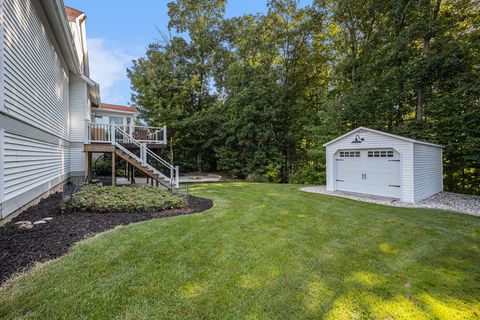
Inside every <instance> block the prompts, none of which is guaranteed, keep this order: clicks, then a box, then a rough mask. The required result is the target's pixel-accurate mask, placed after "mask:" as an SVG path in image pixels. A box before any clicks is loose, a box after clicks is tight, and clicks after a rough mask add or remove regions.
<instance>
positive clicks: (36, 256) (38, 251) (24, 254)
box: [0, 193, 213, 284]
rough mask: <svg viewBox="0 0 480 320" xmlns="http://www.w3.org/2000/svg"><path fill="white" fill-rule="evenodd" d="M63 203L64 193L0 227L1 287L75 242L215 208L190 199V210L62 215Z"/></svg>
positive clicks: (210, 204)
mask: <svg viewBox="0 0 480 320" xmlns="http://www.w3.org/2000/svg"><path fill="white" fill-rule="evenodd" d="M61 201H62V195H61V193H57V194H54V195H51V196H50V197H48V198H46V199H44V200H42V201H41V202H40V203H39V204H38V205H36V206H33V207H31V208H29V209H27V210H26V211H24V212H22V213H21V214H20V215H18V216H17V217H16V218H15V219H13V220H12V221H11V222H9V223H7V224H6V225H5V226H3V227H0V284H2V283H3V282H5V281H6V280H7V279H8V278H9V277H11V276H12V275H13V274H15V273H17V272H22V271H24V270H26V269H28V268H30V267H32V266H33V265H34V264H35V263H36V262H43V261H46V260H50V259H54V258H57V257H59V256H61V255H63V254H65V253H67V251H68V250H69V248H70V247H71V246H72V245H73V244H74V243H75V242H78V241H80V240H82V239H85V238H88V237H92V236H94V235H95V234H98V233H100V232H103V231H106V230H109V229H113V228H114V227H116V226H119V225H127V224H130V223H134V222H139V221H144V220H149V219H153V218H165V217H171V216H178V215H186V214H192V213H197V212H201V211H205V210H207V209H210V208H211V207H212V206H213V202H212V201H211V200H208V199H203V198H198V197H194V196H190V197H189V204H188V206H187V207H185V208H181V209H172V210H165V211H162V212H139V213H123V212H115V213H68V214H62V213H61V212H60V204H61ZM47 217H51V218H53V219H52V220H50V221H47V223H44V224H37V225H34V227H33V228H31V229H21V228H19V225H18V224H17V225H16V224H15V223H16V222H19V221H31V222H32V223H33V222H35V221H38V220H41V219H44V218H47Z"/></svg>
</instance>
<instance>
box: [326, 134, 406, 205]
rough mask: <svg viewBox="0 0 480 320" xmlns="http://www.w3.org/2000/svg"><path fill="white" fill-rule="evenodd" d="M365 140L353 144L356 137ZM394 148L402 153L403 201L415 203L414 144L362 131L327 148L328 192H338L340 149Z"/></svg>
mask: <svg viewBox="0 0 480 320" xmlns="http://www.w3.org/2000/svg"><path fill="white" fill-rule="evenodd" d="M357 134H358V135H359V136H360V137H361V138H364V141H363V142H362V143H352V141H353V140H354V139H355V136H356V135H357ZM371 148H393V149H395V150H396V151H397V152H399V153H400V161H401V189H402V192H401V194H402V198H401V200H402V201H406V202H413V201H414V196H413V143H411V142H408V141H402V140H399V139H395V138H393V137H388V136H385V135H381V134H378V133H375V132H371V131H366V130H361V131H357V132H354V133H352V134H350V135H347V136H345V137H344V138H343V139H340V140H338V141H336V142H334V143H331V144H329V145H327V146H326V153H327V157H326V158H327V190H329V191H334V190H336V185H335V153H336V152H337V151H338V150H340V149H371Z"/></svg>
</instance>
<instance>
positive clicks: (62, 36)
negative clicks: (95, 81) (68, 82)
mask: <svg viewBox="0 0 480 320" xmlns="http://www.w3.org/2000/svg"><path fill="white" fill-rule="evenodd" d="M40 3H41V4H42V7H43V9H44V10H45V14H46V15H47V18H48V21H49V22H50V25H51V26H52V30H53V33H54V35H55V38H56V40H57V42H58V45H59V46H60V49H61V50H62V54H63V55H64V57H65V60H66V62H67V66H68V68H69V69H70V71H71V72H73V73H74V74H76V75H82V74H83V70H81V68H80V61H79V59H78V56H77V52H76V50H75V44H74V41H73V35H72V32H71V30H70V26H69V25H68V19H67V14H66V13H65V6H64V4H63V1H62V0H40Z"/></svg>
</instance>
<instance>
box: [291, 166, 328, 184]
mask: <svg viewBox="0 0 480 320" xmlns="http://www.w3.org/2000/svg"><path fill="white" fill-rule="evenodd" d="M288 182H290V183H297V184H310V185H324V184H325V183H326V174H325V171H317V170H315V169H312V168H310V167H308V166H305V167H301V168H299V169H298V170H297V171H294V172H293V173H292V174H291V175H290V178H289V180H288Z"/></svg>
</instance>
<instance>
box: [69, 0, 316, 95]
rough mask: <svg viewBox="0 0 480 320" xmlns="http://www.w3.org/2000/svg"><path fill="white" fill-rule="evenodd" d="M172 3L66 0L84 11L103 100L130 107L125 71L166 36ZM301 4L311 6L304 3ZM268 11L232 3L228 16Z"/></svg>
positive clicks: (255, 1) (262, 4) (254, 1)
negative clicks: (168, 9) (168, 11)
mask: <svg viewBox="0 0 480 320" xmlns="http://www.w3.org/2000/svg"><path fill="white" fill-rule="evenodd" d="M170 1H171V0H141V1H131V0H65V1H64V2H65V5H67V6H70V7H73V8H76V9H78V10H81V11H83V12H85V14H86V15H87V37H88V49H89V54H90V73H91V77H92V79H93V80H95V81H97V82H98V83H100V86H101V95H102V101H103V102H107V103H114V104H127V103H128V102H129V101H130V81H129V80H128V78H127V76H126V69H127V68H128V67H129V66H130V65H131V61H132V60H133V59H136V58H138V57H141V56H143V55H144V53H145V49H146V47H147V45H148V44H149V43H151V42H153V41H155V40H156V39H158V38H159V36H158V30H160V31H162V32H165V33H167V32H168V28H167V24H168V15H167V3H168V2H170ZM300 2H301V4H302V5H305V4H308V3H311V1H309V0H301V1H300ZM265 11H266V0H264V1H262V0H243V1H242V0H229V1H228V4H227V12H226V16H227V17H232V16H239V15H242V14H245V13H256V12H265Z"/></svg>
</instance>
